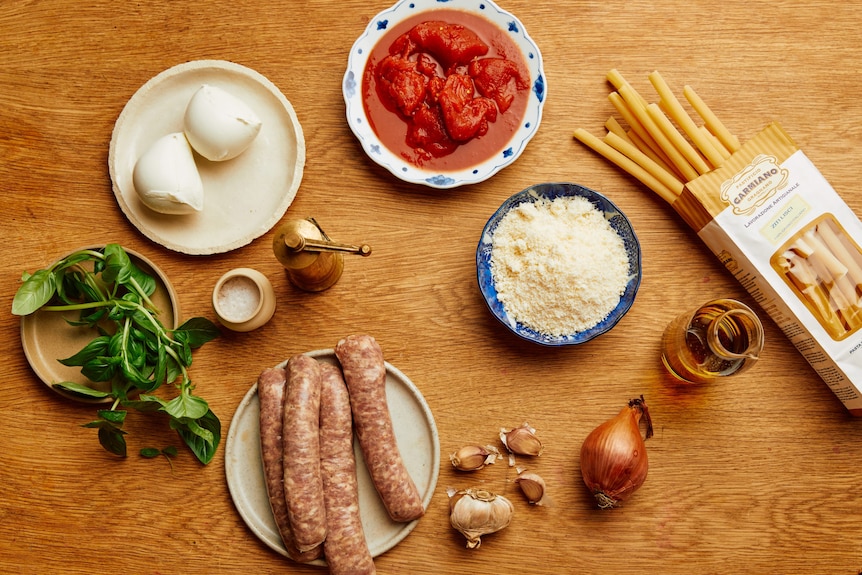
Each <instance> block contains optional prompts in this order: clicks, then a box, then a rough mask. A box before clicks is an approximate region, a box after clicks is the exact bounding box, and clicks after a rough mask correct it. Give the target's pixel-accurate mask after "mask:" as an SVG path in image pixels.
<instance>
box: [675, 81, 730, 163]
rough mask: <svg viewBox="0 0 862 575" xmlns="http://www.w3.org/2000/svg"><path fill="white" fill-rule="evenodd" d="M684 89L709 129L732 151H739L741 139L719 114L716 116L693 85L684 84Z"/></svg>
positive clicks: (684, 92) (687, 97)
mask: <svg viewBox="0 0 862 575" xmlns="http://www.w3.org/2000/svg"><path fill="white" fill-rule="evenodd" d="M682 90H683V95H684V96H685V99H686V100H688V102H689V103H690V104H691V106H692V108H694V110H695V111H696V112H697V113H698V115H699V116H700V117H701V118H703V122H704V124H706V127H707V128H709V130H710V131H711V132H712V133H713V134H715V135H716V137H717V138H718V139H719V140H721V143H722V144H724V147H726V148H727V149H728V150H730V151H731V152H735V151H737V150H738V149H739V148H740V146H741V144H740V143H739V139H738V138H737V137H736V136H734V135H733V134H731V133H730V130H728V129H727V128H726V127H725V126H724V124H722V123H721V120H719V119H718V116H716V115H715V114H714V113H713V112H712V110H711V109H710V108H709V106H707V105H706V103H705V102H704V101H703V100H701V99H700V96H698V95H697V93H696V92H695V91H694V89H693V88H692V87H691V86H684V87H683V89H682Z"/></svg>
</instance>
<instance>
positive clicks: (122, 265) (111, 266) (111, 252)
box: [102, 244, 132, 284]
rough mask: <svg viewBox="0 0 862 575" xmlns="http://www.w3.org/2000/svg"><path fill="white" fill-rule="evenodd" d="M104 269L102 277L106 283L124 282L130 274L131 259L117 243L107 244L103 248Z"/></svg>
mask: <svg viewBox="0 0 862 575" xmlns="http://www.w3.org/2000/svg"><path fill="white" fill-rule="evenodd" d="M104 254H105V269H104V270H102V279H103V280H104V281H105V282H106V283H119V284H125V283H127V282H128V281H129V278H130V277H131V276H132V260H131V259H129V254H127V253H126V251H125V250H124V249H123V248H122V247H120V245H119V244H108V245H106V246H105V249H104Z"/></svg>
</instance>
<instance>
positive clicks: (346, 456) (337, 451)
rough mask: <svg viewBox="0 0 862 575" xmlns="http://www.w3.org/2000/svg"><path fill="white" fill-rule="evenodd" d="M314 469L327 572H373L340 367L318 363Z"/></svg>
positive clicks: (337, 574) (369, 574) (360, 574)
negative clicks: (320, 501)
mask: <svg viewBox="0 0 862 575" xmlns="http://www.w3.org/2000/svg"><path fill="white" fill-rule="evenodd" d="M320 471H321V475H322V476H323V495H324V500H325V502H326V531H327V534H326V541H324V542H323V548H324V554H325V555H326V562H327V564H328V565H329V573H330V575H373V574H374V573H376V572H377V570H376V569H375V567H374V560H373V559H372V558H371V553H370V552H369V550H368V543H367V541H366V540H365V532H364V531H363V529H362V520H361V518H360V515H359V487H358V484H357V481H356V459H355V457H354V455H353V418H352V416H351V413H350V398H349V396H348V394H347V387H346V386H345V384H344V378H343V377H342V374H341V370H340V369H339V368H338V367H336V366H334V365H332V364H329V363H323V362H321V363H320Z"/></svg>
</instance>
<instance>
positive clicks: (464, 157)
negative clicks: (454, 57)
mask: <svg viewBox="0 0 862 575" xmlns="http://www.w3.org/2000/svg"><path fill="white" fill-rule="evenodd" d="M430 21H439V22H446V23H449V24H458V25H461V26H463V27H464V28H465V29H466V33H467V35H470V34H475V35H476V36H478V37H479V38H480V39H481V41H483V42H484V43H485V44H487V46H488V51H487V53H485V54H484V55H481V56H479V60H476V59H474V60H473V63H474V64H475V63H477V62H481V59H485V58H496V59H502V60H507V61H509V62H510V63H511V64H506V66H512V69H514V70H515V74H516V75H517V76H518V77H519V78H520V79H521V81H520V82H519V83H520V84H521V85H519V86H517V89H516V90H514V91H513V90H511V86H514V85H515V83H514V80H513V81H512V82H511V83H509V87H510V90H509V92H508V94H507V97H505V98H504V97H502V96H499V97H497V98H493V97H492V98H491V100H492V101H493V102H496V104H492V106H491V107H492V108H494V109H493V113H491V112H492V111H491V110H484V111H483V112H482V114H483V115H484V116H485V119H486V120H487V122H486V124H487V131H486V132H485V131H483V130H482V129H479V130H478V131H476V130H474V133H473V135H472V136H470V137H469V139H468V140H467V141H458V142H451V141H449V142H448V148H446V145H443V146H438V148H437V149H436V151H435V153H433V154H432V153H429V152H428V151H426V150H424V149H422V148H421V147H420V148H418V149H417V148H413V147H411V145H410V143H408V131H409V130H410V123H411V122H412V120H411V118H410V117H408V116H407V115H405V114H404V113H403V112H402V111H399V110H398V107H397V106H396V105H394V104H393V102H392V100H391V99H389V98H387V97H386V96H385V95H384V96H381V92H384V94H385V92H386V87H385V84H384V83H382V81H381V77H380V75H379V74H380V73H379V72H377V71H378V65H379V64H380V62H381V61H383V60H384V59H386V57H387V56H389V54H390V47H391V46H393V43H395V42H396V40H399V39H400V38H401V37H402V36H403V35H404V34H405V33H407V32H409V31H410V30H411V29H413V28H414V27H416V26H417V25H419V24H423V23H425V22H430ZM420 56H421V58H424V59H430V60H431V65H432V67H433V65H434V64H438V66H437V74H438V75H439V76H440V77H441V79H440V82H441V85H442V84H443V82H444V81H445V80H447V78H446V77H445V74H446V73H447V70H446V67H445V65H444V64H443V63H441V62H439V61H436V60H435V58H434V57H432V56H430V55H429V54H428V52H426V51H421V53H420ZM412 60H414V61H415V60H416V57H415V56H414V57H413V58H412ZM495 63H496V64H499V61H498V62H495ZM387 64H388V62H387ZM468 69H469V70H470V72H471V75H473V74H478V76H476V82H477V84H478V83H479V81H480V80H479V78H480V77H481V76H482V75H483V74H484V77H485V84H494V83H495V78H494V74H497V76H498V78H501V79H502V81H503V83H508V82H507V78H506V76H505V75H502V76H501V75H500V74H501V72H500V70H501V68H500V66H487V67H485V68H484V69H482V70H479V71H477V70H476V67H474V66H469V67H468V66H466V65H461V66H459V67H458V68H457V71H458V72H460V73H463V74H467V72H468ZM450 71H454V70H450ZM458 79H463V78H460V77H459V78H458ZM448 80H449V83H450V84H452V83H454V84H457V82H452V81H453V80H456V78H451V77H450V78H448ZM435 81H436V80H435ZM529 81H530V73H529V70H528V69H527V65H526V62H525V60H524V55H523V54H522V53H521V50H520V48H518V46H517V45H515V43H514V42H513V41H512V40H511V38H509V37H508V35H507V34H506V33H505V32H503V31H502V30H500V29H499V28H498V27H497V26H496V25H495V24H494V23H493V22H491V21H489V20H487V19H485V18H482V17H481V16H478V15H474V14H470V13H467V12H463V11H460V10H434V11H433V12H425V13H420V14H417V15H415V16H413V17H411V18H408V19H407V20H405V21H403V22H401V23H399V24H398V25H396V26H393V27H392V29H391V30H389V31H388V32H387V33H386V34H385V35H383V36H382V37H381V38H380V40H379V41H378V42H377V44H376V45H375V46H374V49H373V50H372V52H371V54H370V55H369V58H368V63H367V64H366V67H365V70H364V72H363V78H362V100H363V105H364V107H365V113H366V115H367V116H368V120H369V123H370V125H371V127H372V129H373V130H374V132H375V133H376V134H377V136H378V137H379V138H380V141H381V142H382V143H383V145H384V146H385V147H386V148H388V149H389V150H390V151H392V152H393V153H395V154H397V155H399V156H401V157H402V158H404V159H405V160H406V161H407V162H409V163H411V164H413V165H415V166H417V167H419V168H422V169H426V170H429V171H437V170H439V171H450V170H461V169H467V168H469V167H470V166H474V165H476V164H479V163H481V162H483V161H485V160H487V159H488V158H490V157H492V156H494V155H495V154H497V153H499V152H501V151H502V150H503V149H504V148H505V147H506V145H507V144H508V143H509V141H510V140H511V138H512V135H513V134H514V133H515V132H516V131H517V129H518V128H519V127H520V124H521V121H522V119H523V117H524V114H525V112H526V109H527V100H528V99H529V95H530V90H529ZM458 89H460V90H463V89H464V87H463V86H455V87H453V88H451V89H449V88H447V90H448V92H449V93H450V94H451V93H453V91H454V90H458ZM461 93H462V94H463V92H461ZM475 95H476V96H479V95H480V94H478V92H476V93H475ZM442 99H443V98H442V97H441V100H442ZM450 99H451V98H450ZM406 100H407V101H406V102H404V101H402V102H401V104H403V105H408V106H411V107H412V106H413V105H414V104H415V102H411V101H410V93H409V89H408V93H407V94H406ZM480 100H485V98H480ZM503 101H505V103H504V102H503ZM477 102H478V101H477ZM478 103H480V104H481V103H483V102H478ZM456 104H457V102H456ZM501 104H503V105H501ZM402 108H403V106H402ZM428 113H429V112H428V109H427V107H426V109H425V115H426V116H427V115H428ZM426 120H427V118H426ZM429 121H430V120H429ZM431 123H433V121H432V122H431ZM470 129H473V128H469V129H465V130H459V132H463V134H467V135H469V134H470V133H471V132H470ZM426 131H427V130H426ZM415 133H416V129H415V127H414V129H413V132H412V133H411V136H413V141H414V142H415ZM462 137H464V136H462ZM450 148H451V149H450Z"/></svg>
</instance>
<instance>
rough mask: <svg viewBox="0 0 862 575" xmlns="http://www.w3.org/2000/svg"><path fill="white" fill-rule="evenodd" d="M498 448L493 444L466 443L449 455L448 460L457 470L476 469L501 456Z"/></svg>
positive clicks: (491, 462)
mask: <svg viewBox="0 0 862 575" xmlns="http://www.w3.org/2000/svg"><path fill="white" fill-rule="evenodd" d="M502 457H503V456H502V455H501V454H500V450H499V449H497V448H496V447H494V446H493V445H486V446H484V447H482V446H480V445H467V446H464V447H462V448H461V449H459V450H458V451H456V452H454V453H452V454H450V455H449V460H450V461H451V462H452V465H453V466H454V467H455V469H457V470H459V471H478V470H479V469H482V468H483V467H485V466H486V465H491V464H493V463H494V462H495V461H496V460H497V459H500V458H502Z"/></svg>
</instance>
